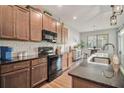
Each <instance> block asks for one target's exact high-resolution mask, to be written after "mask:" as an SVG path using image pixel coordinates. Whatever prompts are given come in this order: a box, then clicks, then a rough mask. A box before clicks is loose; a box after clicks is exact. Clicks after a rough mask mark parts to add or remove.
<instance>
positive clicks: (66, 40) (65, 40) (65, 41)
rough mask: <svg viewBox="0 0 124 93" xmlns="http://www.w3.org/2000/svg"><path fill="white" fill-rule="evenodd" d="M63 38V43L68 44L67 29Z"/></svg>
mask: <svg viewBox="0 0 124 93" xmlns="http://www.w3.org/2000/svg"><path fill="white" fill-rule="evenodd" d="M64 35H65V38H64V43H67V42H68V29H67V28H65V32H64Z"/></svg>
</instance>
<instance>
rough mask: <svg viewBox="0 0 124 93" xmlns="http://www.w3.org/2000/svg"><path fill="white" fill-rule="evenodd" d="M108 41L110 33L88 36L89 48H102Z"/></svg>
mask: <svg viewBox="0 0 124 93" xmlns="http://www.w3.org/2000/svg"><path fill="white" fill-rule="evenodd" d="M106 43H108V34H99V35H94V36H88V42H87V46H88V48H93V47H97V48H102V47H103V46H104V45H105V44H106Z"/></svg>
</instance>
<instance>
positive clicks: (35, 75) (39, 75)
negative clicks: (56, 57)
mask: <svg viewBox="0 0 124 93" xmlns="http://www.w3.org/2000/svg"><path fill="white" fill-rule="evenodd" d="M31 77H32V79H31V86H32V87H34V86H36V85H37V84H40V83H41V82H43V81H45V80H46V79H47V63H42V64H39V65H36V66H33V67H32V75H31Z"/></svg>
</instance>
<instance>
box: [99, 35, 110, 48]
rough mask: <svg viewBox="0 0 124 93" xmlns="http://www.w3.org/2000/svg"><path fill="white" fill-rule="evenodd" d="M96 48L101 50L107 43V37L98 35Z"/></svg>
mask: <svg viewBox="0 0 124 93" xmlns="http://www.w3.org/2000/svg"><path fill="white" fill-rule="evenodd" d="M97 43H98V45H97V47H98V48H102V47H103V46H104V45H105V44H106V43H108V35H107V34H103V35H98V42H97Z"/></svg>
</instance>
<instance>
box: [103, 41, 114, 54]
mask: <svg viewBox="0 0 124 93" xmlns="http://www.w3.org/2000/svg"><path fill="white" fill-rule="evenodd" d="M109 45H111V46H112V48H113V52H114V53H115V46H114V44H112V43H107V44H105V45H104V46H103V50H105V48H106V47H107V46H109Z"/></svg>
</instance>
